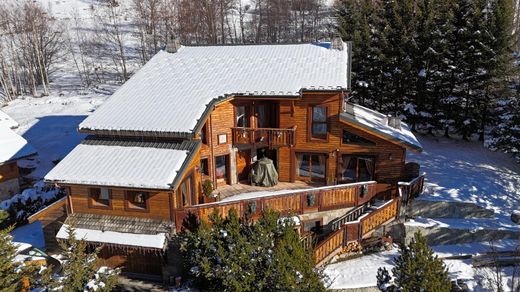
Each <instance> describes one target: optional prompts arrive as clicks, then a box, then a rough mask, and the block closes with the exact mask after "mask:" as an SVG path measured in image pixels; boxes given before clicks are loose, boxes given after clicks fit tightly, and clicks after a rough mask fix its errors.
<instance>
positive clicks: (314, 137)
mask: <svg viewBox="0 0 520 292" xmlns="http://www.w3.org/2000/svg"><path fill="white" fill-rule="evenodd" d="M314 108H323V109H325V121H323V122H321V121H320V122H315V121H314ZM328 117H329V107H328V106H327V105H324V104H317V105H311V106H309V110H308V120H307V132H308V137H309V141H319V142H328V141H329V130H330V126H329V121H328ZM314 124H320V125H323V124H324V125H325V126H326V133H325V134H319V135H318V134H314Z"/></svg>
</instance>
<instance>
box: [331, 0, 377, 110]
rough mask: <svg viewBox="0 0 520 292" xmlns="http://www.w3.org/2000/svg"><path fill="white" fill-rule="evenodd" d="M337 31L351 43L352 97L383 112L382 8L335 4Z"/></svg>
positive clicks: (356, 0)
mask: <svg viewBox="0 0 520 292" xmlns="http://www.w3.org/2000/svg"><path fill="white" fill-rule="evenodd" d="M335 9H336V11H337V19H338V31H339V32H340V34H341V37H342V38H343V40H346V41H352V44H353V48H352V93H351V97H352V99H353V100H354V101H355V102H358V103H360V104H362V105H367V106H370V107H373V108H377V109H380V108H381V106H382V102H383V100H382V97H383V95H382V94H381V86H380V82H381V62H380V55H381V50H380V46H379V43H380V32H381V27H382V25H381V22H382V19H381V6H380V4H379V3H378V2H377V1H366V0H342V1H337V2H336V4H335Z"/></svg>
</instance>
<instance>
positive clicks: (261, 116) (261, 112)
mask: <svg viewBox="0 0 520 292" xmlns="http://www.w3.org/2000/svg"><path fill="white" fill-rule="evenodd" d="M256 119H257V123H258V128H268V126H267V123H266V120H265V106H264V105H259V106H257V107H256Z"/></svg>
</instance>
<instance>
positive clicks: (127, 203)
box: [125, 190, 152, 212]
mask: <svg viewBox="0 0 520 292" xmlns="http://www.w3.org/2000/svg"><path fill="white" fill-rule="evenodd" d="M130 192H133V193H143V194H146V200H145V205H146V208H139V207H133V206H131V205H130V204H133V203H131V202H130V200H129V193H130ZM151 197H152V196H151V193H150V192H148V191H138V190H125V211H132V212H150V198H151Z"/></svg>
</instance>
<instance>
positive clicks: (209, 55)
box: [46, 39, 421, 277]
mask: <svg viewBox="0 0 520 292" xmlns="http://www.w3.org/2000/svg"><path fill="white" fill-rule="evenodd" d="M350 46H351V44H350V43H344V42H342V41H341V40H339V39H336V40H334V41H333V42H332V43H330V42H327V43H313V44H285V45H232V46H180V45H178V46H176V45H169V46H168V47H167V50H166V51H161V52H159V53H157V54H156V55H155V56H154V57H153V58H152V59H151V60H150V61H149V62H148V63H147V64H146V65H145V66H144V67H143V68H141V69H140V70H139V71H138V72H137V73H136V74H135V75H134V76H133V77H132V78H131V79H130V80H128V81H127V82H126V83H125V84H124V85H123V86H122V87H121V88H120V89H119V90H118V91H116V92H115V93H114V94H113V96H112V97H111V98H110V99H109V100H108V101H107V102H106V103H105V104H103V105H102V106H101V107H100V108H99V109H97V110H96V111H95V112H94V113H93V114H92V115H91V116H89V117H88V118H87V119H85V120H84V121H83V122H82V123H81V124H80V125H79V132H81V133H84V134H88V135H89V136H88V138H86V139H85V140H84V141H83V142H82V143H81V144H79V145H78V146H77V147H76V148H75V149H74V150H72V152H70V153H69V154H68V155H67V156H66V157H65V158H64V159H63V160H62V161H61V162H60V163H59V164H58V165H57V166H56V167H55V168H54V169H53V170H52V171H51V172H50V173H49V174H48V175H47V176H46V180H47V181H48V182H51V183H55V184H58V185H60V186H61V187H64V188H66V189H67V190H68V196H67V212H68V214H69V217H68V218H67V220H66V222H65V226H66V225H70V224H74V225H75V226H76V228H77V233H78V234H79V235H80V236H81V237H82V238H84V239H85V240H87V241H88V242H90V243H91V244H93V245H103V246H104V248H103V249H102V258H103V259H104V261H105V264H107V265H111V266H121V267H123V268H124V271H126V272H128V273H134V275H135V274H140V275H142V274H147V275H162V276H163V277H165V276H166V275H165V273H166V272H165V269H164V266H166V265H165V262H167V259H168V257H167V256H165V254H166V251H167V250H168V245H169V239H170V238H171V236H172V235H173V234H174V233H175V232H177V231H179V230H180V228H181V225H182V221H183V219H184V218H185V217H186V216H187V214H188V213H193V214H195V215H197V216H198V217H199V218H200V219H201V220H206V218H207V216H208V214H210V213H211V212H212V211H213V210H214V209H215V208H216V209H219V210H220V212H221V214H227V211H228V210H230V209H231V208H234V209H236V210H237V212H238V213H239V214H240V215H242V216H244V215H245V214H249V215H250V216H253V218H255V216H259V214H260V213H261V211H262V210H265V209H268V208H269V209H274V210H277V211H280V212H281V213H282V214H291V216H297V219H298V222H300V225H301V226H300V228H301V232H302V236H307V235H308V234H312V233H313V232H314V231H315V232H322V238H326V242H325V241H322V243H321V244H320V245H319V246H318V247H316V251H315V252H316V260H317V262H318V263H319V262H323V261H325V260H326V259H327V258H328V257H330V256H331V255H333V254H334V252H335V251H337V250H338V248H340V247H343V246H345V245H346V244H347V243H349V242H352V241H359V240H360V239H361V238H363V237H366V236H369V234H370V232H372V231H373V230H374V229H376V228H377V227H379V226H381V225H382V224H384V223H385V222H388V221H390V220H392V219H393V218H395V217H396V216H397V209H398V203H399V200H400V198H401V197H402V195H403V191H404V190H405V189H406V190H411V189H413V188H417V187H420V186H418V185H417V183H416V182H417V181H418V180H417V179H416V180H413V181H412V182H411V183H410V182H409V179H410V178H411V177H410V174H409V173H407V171H406V167H405V159H406V151H407V150H411V151H421V145H420V144H419V142H418V141H417V139H416V138H415V137H414V135H413V134H412V133H411V132H410V129H409V128H408V126H407V125H406V124H405V123H402V122H400V121H399V120H397V119H395V118H392V117H388V116H385V115H383V114H381V113H378V112H375V111H373V110H371V109H368V108H366V107H363V106H360V105H357V104H354V103H351V102H348V93H349V89H350V65H351V64H350V60H351V53H350V52H351V47H350ZM412 176H415V175H412ZM399 182H404V183H401V186H406V188H404V187H402V188H401V187H400V183H399ZM261 185H267V186H261ZM208 189H209V190H210V191H209V192H208V191H207V190H208ZM408 192H410V191H408ZM399 193H401V196H399ZM66 236H67V234H66V230H65V227H63V228H62V229H61V230H60V232H59V233H58V235H57V237H58V238H66ZM168 265H169V266H171V265H175V263H172V262H171V261H170V262H169V263H168Z"/></svg>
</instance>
